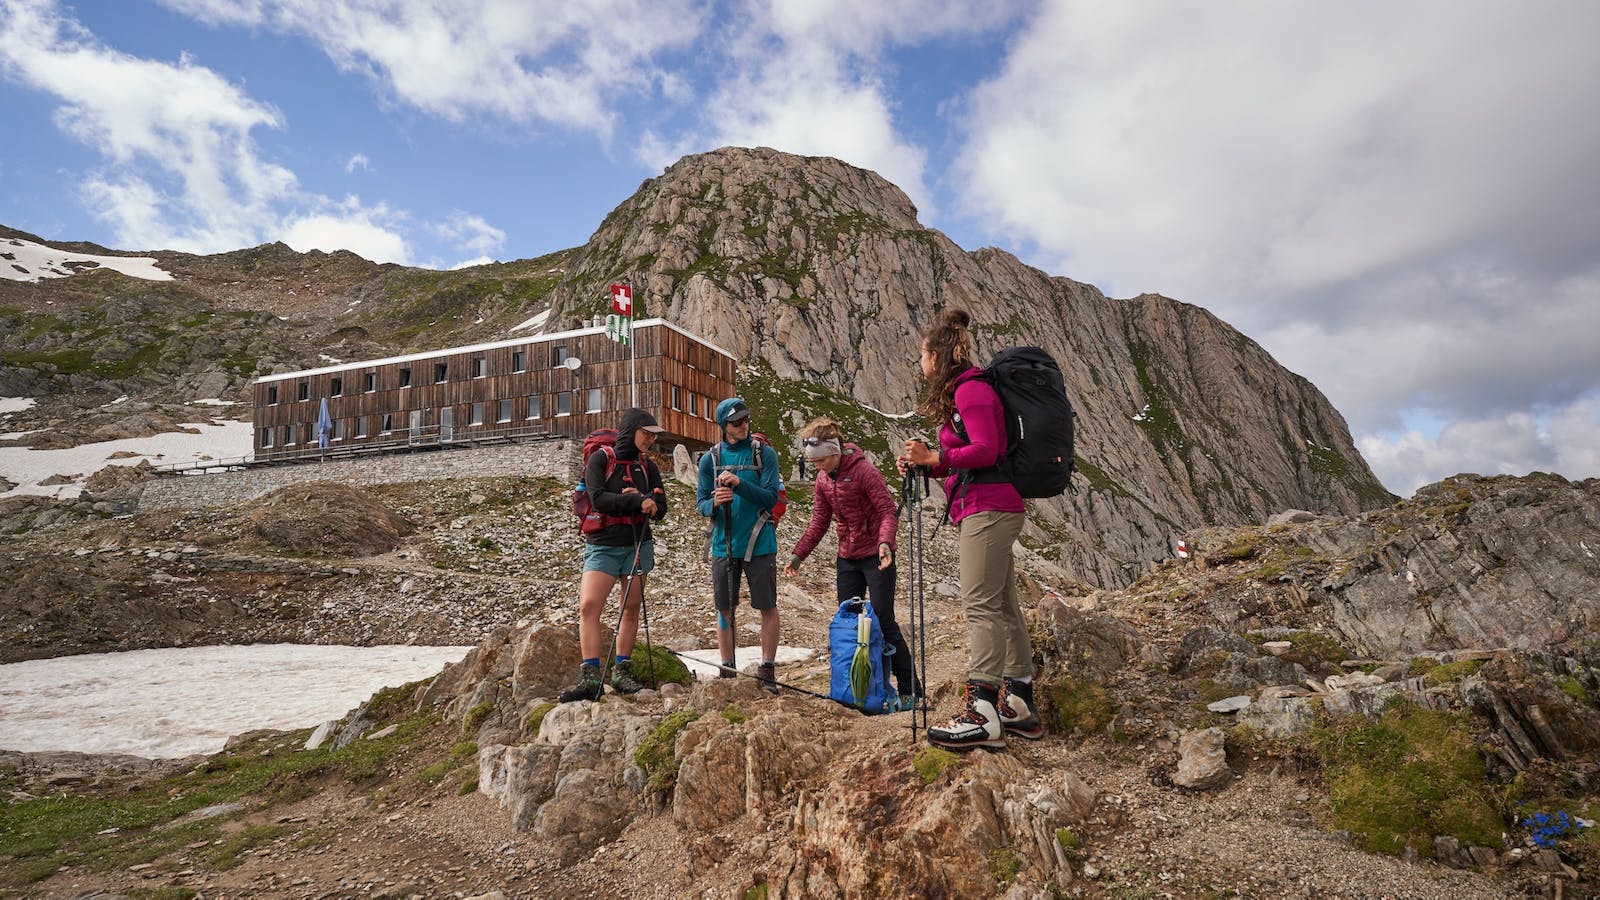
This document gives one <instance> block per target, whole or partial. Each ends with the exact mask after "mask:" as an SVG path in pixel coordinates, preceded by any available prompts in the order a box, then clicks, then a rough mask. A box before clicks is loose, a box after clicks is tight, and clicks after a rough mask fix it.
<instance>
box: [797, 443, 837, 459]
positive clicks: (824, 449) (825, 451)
mask: <svg viewBox="0 0 1600 900" xmlns="http://www.w3.org/2000/svg"><path fill="white" fill-rule="evenodd" d="M804 450H805V454H806V459H822V458H824V457H828V456H838V455H839V439H838V438H828V439H827V440H825V441H818V442H816V443H815V444H813V443H811V442H809V441H807V442H806V445H805V447H804Z"/></svg>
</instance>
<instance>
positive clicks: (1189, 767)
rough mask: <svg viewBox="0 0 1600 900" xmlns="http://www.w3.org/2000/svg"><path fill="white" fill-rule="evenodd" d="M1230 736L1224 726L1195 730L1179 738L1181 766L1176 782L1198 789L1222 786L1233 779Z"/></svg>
mask: <svg viewBox="0 0 1600 900" xmlns="http://www.w3.org/2000/svg"><path fill="white" fill-rule="evenodd" d="M1226 744H1227V736H1226V735H1224V734H1223V733H1222V729H1220V728H1207V729H1205V730H1203V731H1191V732H1189V733H1188V734H1185V735H1184V736H1183V737H1182V738H1180V739H1179V740H1178V754H1179V759H1178V768H1177V771H1176V772H1175V773H1174V774H1173V776H1172V783H1173V784H1175V785H1177V786H1178V787H1181V788H1188V789H1189V790H1194V791H1208V790H1211V789H1213V788H1219V787H1222V786H1223V785H1225V784H1227V783H1229V782H1231V781H1232V780H1233V770H1232V769H1230V768H1228V754H1227V747H1226Z"/></svg>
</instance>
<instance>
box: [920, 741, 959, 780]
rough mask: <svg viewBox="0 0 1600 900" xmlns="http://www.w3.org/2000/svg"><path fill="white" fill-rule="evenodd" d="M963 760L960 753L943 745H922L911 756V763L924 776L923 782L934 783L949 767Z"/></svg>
mask: <svg viewBox="0 0 1600 900" xmlns="http://www.w3.org/2000/svg"><path fill="white" fill-rule="evenodd" d="M959 762H961V755H960V754H959V753H952V752H951V751H949V750H946V749H944V748H942V747H922V748H920V749H919V750H917V752H916V753H915V754H913V755H912V757H911V765H912V766H913V767H914V768H915V769H916V770H917V775H919V776H920V777H921V778H922V783H923V784H933V783H934V782H935V781H938V780H939V776H940V775H943V774H944V773H945V772H946V771H947V770H949V768H950V767H951V766H953V765H956V764H957V763H959Z"/></svg>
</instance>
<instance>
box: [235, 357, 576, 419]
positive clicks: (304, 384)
mask: <svg viewBox="0 0 1600 900" xmlns="http://www.w3.org/2000/svg"><path fill="white" fill-rule="evenodd" d="M566 361H567V348H566V347H564V346H557V347H552V348H551V349H550V367H551V368H553V369H554V368H560V367H561V365H562V364H564V363H565V362H566ZM471 370H472V376H471V377H473V378H487V377H489V360H488V358H487V357H483V356H476V357H473V358H472V360H471ZM526 371H528V354H527V351H525V350H515V351H512V353H511V369H510V372H509V373H505V374H512V375H515V374H519V373H522V372H526ZM449 380H450V364H449V363H442V362H439V363H434V364H433V383H434V384H444V383H446V382H448V381H449ZM411 385H412V378H411V368H410V367H409V366H408V367H406V368H402V369H399V370H398V372H397V375H396V384H395V386H396V387H402V388H408V387H411ZM378 387H379V385H378V373H377V371H376V370H374V371H371V372H365V373H362V376H361V390H362V392H364V393H368V394H371V393H374V392H375V391H377V390H378ZM328 396H329V397H343V396H344V378H342V377H338V376H335V377H334V378H331V379H329V380H328ZM279 399H280V398H279V396H278V386H277V385H275V384H271V385H267V405H269V406H271V405H275V404H277V403H278V401H279ZM310 399H311V382H310V381H309V380H307V381H301V382H299V383H298V384H297V385H295V400H296V401H301V400H310Z"/></svg>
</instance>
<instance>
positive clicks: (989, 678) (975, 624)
mask: <svg viewBox="0 0 1600 900" xmlns="http://www.w3.org/2000/svg"><path fill="white" fill-rule="evenodd" d="M1023 517H1024V514H1023V513H1009V512H980V513H973V514H972V515H970V516H967V517H966V518H964V519H962V520H961V524H960V526H959V527H960V535H959V537H958V538H957V540H956V545H957V547H958V548H959V549H960V552H961V602H962V604H963V605H964V606H965V607H966V611H967V662H968V666H969V669H970V671H969V672H968V674H967V678H968V679H969V680H972V681H984V682H988V683H989V684H993V685H998V684H1000V679H1001V676H1004V677H1006V678H1031V677H1033V644H1032V643H1031V642H1029V640H1028V623H1027V622H1025V621H1023V618H1022V607H1021V604H1020V602H1019V601H1018V599H1017V581H1016V573H1015V571H1014V570H1013V566H1012V559H1011V545H1012V544H1013V543H1015V542H1016V540H1017V536H1018V535H1020V534H1022V523H1023Z"/></svg>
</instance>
